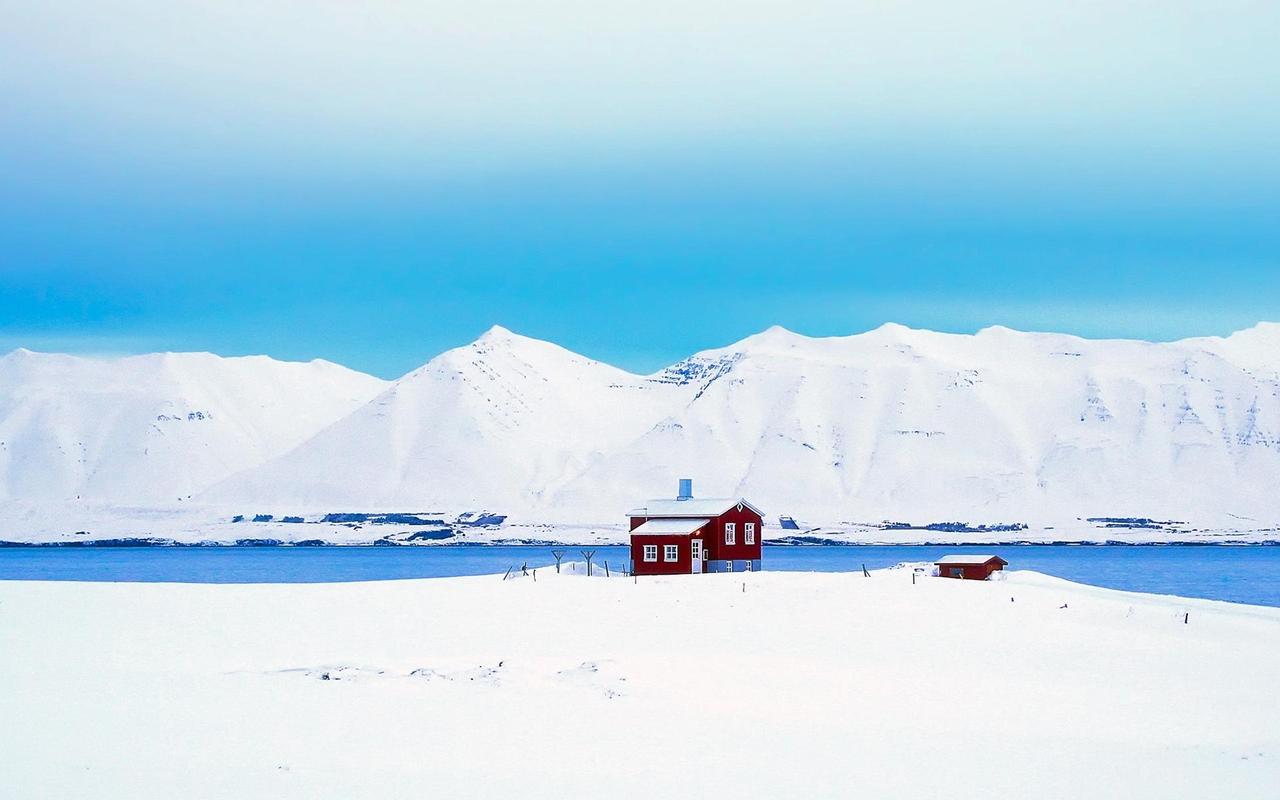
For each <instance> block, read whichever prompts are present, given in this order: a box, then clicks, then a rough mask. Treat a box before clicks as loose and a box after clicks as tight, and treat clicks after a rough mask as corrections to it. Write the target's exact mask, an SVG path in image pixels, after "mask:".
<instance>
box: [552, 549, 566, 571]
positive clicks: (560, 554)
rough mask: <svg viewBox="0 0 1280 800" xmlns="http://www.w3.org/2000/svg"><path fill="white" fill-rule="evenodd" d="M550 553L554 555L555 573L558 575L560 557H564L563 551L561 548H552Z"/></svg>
mask: <svg viewBox="0 0 1280 800" xmlns="http://www.w3.org/2000/svg"><path fill="white" fill-rule="evenodd" d="M551 555H553V556H555V559H556V574H557V575H559V574H560V559H562V558H564V551H563V550H552V551H551Z"/></svg>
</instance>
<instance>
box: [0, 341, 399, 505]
mask: <svg viewBox="0 0 1280 800" xmlns="http://www.w3.org/2000/svg"><path fill="white" fill-rule="evenodd" d="M386 385H387V382H386V381H383V380H380V379H378V378H374V377H372V376H369V375H364V374H362V373H359V372H353V371H351V370H349V369H346V368H345V367H341V366H338V365H337V364H332V363H329V362H326V361H312V362H309V363H287V362H281V361H276V360H273V359H270V358H266V357H263V356H253V357H246V358H220V357H218V356H215V355H211V354H209V353H163V354H155V355H144V356H130V357H125V358H112V359H95V358H80V357H75V356H67V355H55V354H45V353H33V352H31V351H28V350H15V351H13V352H11V353H9V354H8V355H6V356H3V357H0V500H4V501H24V502H28V503H41V504H51V503H52V504H57V503H66V502H73V501H76V500H79V501H82V502H85V503H106V504H119V505H168V504H173V503H177V502H181V501H184V500H185V499H187V498H189V497H190V495H191V494H192V493H194V492H197V491H200V490H203V489H206V488H208V487H209V486H210V485H212V484H214V483H216V482H218V481H220V480H222V479H224V478H226V477H228V476H230V475H232V474H234V473H237V472H240V471H242V470H245V469H248V468H250V467H254V466H257V465H259V464H261V463H262V462H264V461H266V460H267V459H269V458H271V457H273V456H277V455H280V454H281V453H283V452H285V451H287V450H289V449H290V448H292V447H294V446H296V445H298V444H300V443H301V442H303V441H304V440H306V439H308V438H310V437H311V436H313V435H315V434H316V433H317V432H318V431H319V430H320V429H322V428H324V427H325V426H327V425H329V424H331V423H333V422H335V421H337V420H338V419H340V418H342V417H344V416H346V415H347V414H349V413H351V412H352V411H353V410H355V409H356V408H357V407H359V406H361V405H363V404H364V403H366V402H367V401H368V400H370V399H371V398H372V397H373V396H375V395H376V394H378V393H379V392H381V391H382V390H383V389H384V388H385V387H386Z"/></svg>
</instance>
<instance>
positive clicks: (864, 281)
mask: <svg viewBox="0 0 1280 800" xmlns="http://www.w3.org/2000/svg"><path fill="white" fill-rule="evenodd" d="M35 5H36V4H25V3H17V2H11V0H0V10H3V16H4V18H5V19H6V22H5V25H4V26H3V27H2V28H0V103H2V104H3V108H4V109H5V112H4V114H3V118H4V120H5V122H4V123H2V124H0V175H3V180H0V349H9V348H11V347H17V346H26V347H30V348H33V349H50V350H69V351H75V352H93V353H101V352H112V353H115V352H138V351H151V350H193V349H194V350H211V351H214V352H219V353H223V354H241V353H258V352H265V353H268V354H270V355H274V356H277V357H281V358H299V359H307V358H314V357H322V358H329V359H332V360H335V361H339V362H341V363H344V364H347V365H349V366H352V367H355V368H358V369H364V370H367V371H371V372H374V373H377V374H380V375H384V376H388V377H392V376H395V375H398V374H400V373H403V372H405V371H407V370H409V369H411V368H413V367H414V366H417V365H418V364H420V363H422V362H423V361H425V360H427V359H428V358H430V357H431V356H432V355H434V354H436V353H438V352H440V351H441V350H443V349H445V348H447V347H450V346H455V345H458V344H462V343H465V342H467V341H470V340H471V339H473V338H474V337H475V336H477V335H479V334H480V333H481V332H482V331H483V330H484V329H485V328H487V327H488V326H490V325H491V324H494V323H500V324H502V325H505V326H506V327H509V328H512V329H513V330H516V331H519V332H522V333H526V334H529V335H533V336H538V337H541V338H547V339H552V340H554V341H556V342H558V343H561V344H563V345H565V346H567V347H570V348H571V349H575V350H578V351H580V352H583V353H586V354H588V355H591V356H593V357H597V358H602V359H605V360H608V361H610V362H612V363H616V364H618V365H620V366H624V367H628V368H632V369H636V370H642V371H645V370H650V369H654V368H656V367H658V366H660V365H662V364H665V363H668V362H670V361H672V360H675V359H677V358H679V357H682V356H684V355H686V354H688V353H690V352H692V351H694V350H697V349H701V348H705V347H713V346H720V345H723V344H726V343H728V342H730V341H733V340H735V339H737V338H740V337H742V336H745V335H747V334H750V333H753V332H756V331H759V330H761V329H763V328H765V327H768V326H769V325H772V324H781V325H784V326H786V327H788V328H791V329H793V330H797V331H800V332H802V333H807V334H812V335H831V334H844V333H852V332H857V331H861V330H866V329H869V328H873V327H876V326H877V325H879V324H881V323H883V322H886V321H895V322H901V323H904V324H907V325H912V326H917V327H928V328H934V329H938V330H948V331H974V330H977V329H979V328H981V327H984V326H986V325H991V324H1003V325H1008V326H1011V327H1017V328H1024V329H1039V330H1060V331H1067V332H1073V333H1079V334H1082V335H1086V336H1133V337H1141V338H1149V339H1169V338H1178V337H1182V336H1189V335H1204V334H1223V333H1228V332H1230V331H1232V330H1236V329H1240V328H1244V327H1248V326H1250V325H1252V324H1254V323H1255V322H1257V321H1260V320H1264V319H1265V320H1280V191H1277V186H1280V156H1278V155H1277V149H1276V147H1275V142H1276V141H1280V107H1278V106H1280V104H1277V103H1276V102H1275V96H1276V93H1277V91H1280V56H1278V55H1277V54H1276V50H1275V48H1274V42H1275V41H1277V40H1280V10H1277V9H1278V8H1280V7H1277V6H1276V4H1274V3H1250V2H1234V3H1233V2H1228V3H1223V4H1213V5H1212V7H1210V4H1202V3H1184V2H1177V1H1176V0H1175V1H1174V2H1167V3H1161V4H1145V3H1132V4H1114V3H1111V4H1106V3H1078V4H1071V7H1070V8H1064V7H1061V6H1062V4H1056V3H1040V2H1025V3H1017V4H1008V3H997V2H973V3H966V4H954V3H942V2H918V3H901V4H883V3H864V4H859V3H839V4H826V3H811V2H791V3H787V4H770V3H746V4H743V3H719V2H703V3H699V4H697V5H696V7H695V8H688V7H687V5H688V4H680V3H674V2H672V3H666V2H655V3H647V4H644V6H645V7H644V8H643V9H641V8H636V7H633V6H638V5H640V4H616V5H615V4H610V3H594V4H581V3H573V2H563V1H561V2H549V3H546V4H536V7H534V5H535V4H527V3H506V2H482V1H477V2H467V3H463V2H453V1H452V0H444V2H438V3H433V4H404V3H393V2H385V1H383V0H372V1H371V2H368V3H364V4H350V3H339V2H323V1H321V2H308V3H302V2H274V3H269V4H262V3H257V4H249V3H238V2H219V3H215V2H205V1H204V0H193V1H191V2H186V3H178V4H173V3H164V4H162V3H158V2H146V1H144V0H134V1H133V2H125V1H123V0H122V1H118V2H116V1H112V0H100V1H96V2H88V0H71V1H69V2H68V1H63V0H52V1H51V2H49V3H42V4H38V7H31V6H35ZM961 6H963V7H961Z"/></svg>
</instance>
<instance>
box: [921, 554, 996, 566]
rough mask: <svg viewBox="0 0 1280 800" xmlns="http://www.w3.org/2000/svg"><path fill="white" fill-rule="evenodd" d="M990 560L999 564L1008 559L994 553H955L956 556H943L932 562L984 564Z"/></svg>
mask: <svg viewBox="0 0 1280 800" xmlns="http://www.w3.org/2000/svg"><path fill="white" fill-rule="evenodd" d="M992 560H995V561H999V562H1000V563H1001V564H1008V563H1009V562H1008V561H1005V560H1004V559H1003V558H1001V557H1000V556H994V555H977V556H970V555H956V556H943V557H942V558H940V559H938V560H937V561H935V562H933V563H935V564H968V565H975V564H978V565H981V564H986V563H988V562H990V561H992Z"/></svg>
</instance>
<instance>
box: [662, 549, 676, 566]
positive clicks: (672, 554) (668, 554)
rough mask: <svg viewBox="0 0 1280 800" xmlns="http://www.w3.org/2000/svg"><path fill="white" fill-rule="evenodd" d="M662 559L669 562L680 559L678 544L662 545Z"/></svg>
mask: <svg viewBox="0 0 1280 800" xmlns="http://www.w3.org/2000/svg"><path fill="white" fill-rule="evenodd" d="M662 560H663V561H665V562H667V563H671V562H672V561H679V560H680V545H678V544H668V545H663V546H662Z"/></svg>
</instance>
